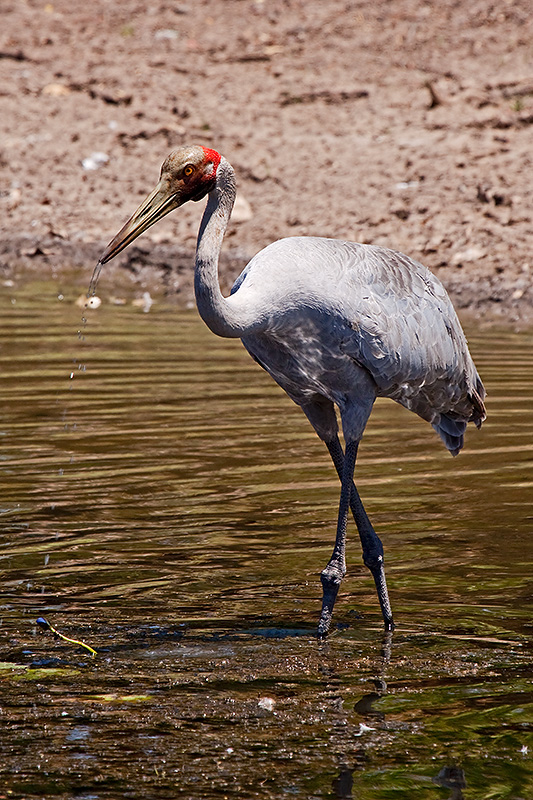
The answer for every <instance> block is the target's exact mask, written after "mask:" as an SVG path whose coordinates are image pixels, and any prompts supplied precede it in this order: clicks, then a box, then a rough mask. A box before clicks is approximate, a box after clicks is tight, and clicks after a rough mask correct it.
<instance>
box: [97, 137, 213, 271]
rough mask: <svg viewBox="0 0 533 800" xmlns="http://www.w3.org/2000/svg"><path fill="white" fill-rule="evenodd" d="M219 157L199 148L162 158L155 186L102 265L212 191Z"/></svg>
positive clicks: (181, 149)
mask: <svg viewBox="0 0 533 800" xmlns="http://www.w3.org/2000/svg"><path fill="white" fill-rule="evenodd" d="M220 159H221V156H220V155H219V153H217V152H216V150H209V149H208V148H207V147H201V146H199V145H188V146H187V145H186V146H184V147H179V148H178V149H177V150H173V152H172V153H171V154H170V155H169V156H168V158H166V159H165V161H164V163H163V166H162V167H161V175H160V178H159V183H158V184H157V186H156V187H155V189H154V190H153V192H152V193H151V194H149V195H148V197H147V198H146V200H145V201H144V202H143V203H141V205H140V206H139V208H138V209H137V211H136V212H135V213H134V214H133V216H131V217H130V219H129V220H128V221H127V222H126V224H125V225H124V226H123V227H122V228H121V230H120V231H119V232H118V233H117V235H116V236H115V238H114V239H112V240H111V241H110V242H109V244H108V245H107V247H106V249H105V250H104V252H103V253H102V256H101V257H100V262H99V263H100V264H105V263H106V262H107V261H110V260H111V259H112V258H114V257H115V256H116V255H117V254H118V253H120V251H121V250H124V248H125V247H127V246H128V245H129V244H131V242H133V240H134V239H136V238H137V236H140V234H141V233H144V231H146V230H147V229H148V228H150V227H151V226H152V225H153V224H154V223H156V222H157V221H158V220H160V219H162V218H163V217H164V216H166V214H168V213H169V212H170V211H173V210H174V209H175V208H178V207H179V206H182V205H183V204H184V203H187V202H188V201H189V200H201V199H202V197H205V196H206V194H208V193H209V192H210V191H211V190H212V189H214V188H215V184H216V178H217V169H218V166H219V164H220Z"/></svg>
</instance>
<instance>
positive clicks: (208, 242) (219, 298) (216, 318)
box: [194, 158, 246, 337]
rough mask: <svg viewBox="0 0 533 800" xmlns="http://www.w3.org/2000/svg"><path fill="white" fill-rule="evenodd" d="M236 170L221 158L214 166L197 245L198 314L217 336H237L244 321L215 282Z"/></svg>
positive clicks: (231, 206) (216, 280)
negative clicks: (217, 164) (215, 168)
mask: <svg viewBox="0 0 533 800" xmlns="http://www.w3.org/2000/svg"><path fill="white" fill-rule="evenodd" d="M235 194H236V188H235V173H234V171H233V167H232V166H231V164H230V163H229V162H228V161H226V159H225V158H222V159H221V161H220V164H219V166H218V169H217V182H216V186H215V188H214V189H213V190H212V191H211V192H209V195H208V201H207V206H206V209H205V212H204V216H203V217H202V223H201V225H200V231H199V233H198V243H197V245H196V267H195V273H194V293H195V295H196V305H197V306H198V311H199V313H200V316H201V317H202V319H203V321H204V322H205V323H206V325H207V326H208V327H209V328H210V329H211V330H212V331H213V333H216V334H217V335H218V336H229V337H239V336H242V334H243V332H244V328H245V327H246V326H245V325H243V320H240V319H238V315H237V313H236V310H235V308H234V306H233V305H232V303H231V302H230V301H229V298H226V297H224V296H223V294H222V292H221V291H220V285H219V282H218V257H219V255H220V249H221V247H222V240H223V238H224V233H225V232H226V227H227V225H228V221H229V218H230V215H231V210H232V208H233V204H234V202H235Z"/></svg>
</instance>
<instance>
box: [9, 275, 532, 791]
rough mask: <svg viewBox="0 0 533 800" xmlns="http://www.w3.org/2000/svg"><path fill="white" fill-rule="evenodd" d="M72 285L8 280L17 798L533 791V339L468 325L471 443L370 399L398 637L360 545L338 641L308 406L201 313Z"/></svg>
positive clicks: (370, 462) (320, 458)
mask: <svg viewBox="0 0 533 800" xmlns="http://www.w3.org/2000/svg"><path fill="white" fill-rule="evenodd" d="M57 294H58V289H57V287H56V286H54V285H52V284H46V283H43V284H33V285H28V286H26V288H25V289H23V290H20V291H15V290H14V289H9V288H3V289H1V290H0V383H1V390H2V417H1V423H0V442H1V448H0V479H1V487H2V491H1V494H0V544H1V548H0V559H1V560H0V563H1V566H2V578H1V584H0V589H1V598H0V617H1V622H2V628H1V632H2V655H1V656H0V661H1V662H2V664H0V679H1V680H2V694H1V699H0V706H1V710H2V716H1V719H2V735H1V737H0V755H1V758H0V788H1V789H2V794H3V796H5V797H26V798H34V797H36V798H40V797H46V798H48V797H59V798H71V797H80V798H86V800H89V798H116V797H134V798H137V797H139V798H141V797H143V798H144V797H150V798H194V800H198V798H206V799H208V798H209V799H210V798H223V797H232V798H233V797H238V798H244V799H245V800H247V799H248V798H286V797H291V796H295V797H303V798H335V797H337V798H350V797H353V798H361V799H362V800H370V799H372V800H382V799H383V798H407V797H409V798H411V797H416V798H423V799H425V798H433V797H434V798H439V797H442V798H449V797H450V798H461V797H464V798H472V800H474V798H475V799H476V800H479V799H480V798H482V799H485V798H486V799H487V800H488V799H489V798H491V799H492V798H506V799H507V798H509V799H511V798H513V800H518V799H519V798H522V799H523V800H526V798H527V799H529V798H532V797H533V770H532V752H533V736H532V729H533V689H532V683H531V679H532V676H533V669H532V646H531V642H532V638H531V637H532V633H533V624H532V622H531V615H532V597H531V571H532V570H531V562H532V556H533V546H532V543H531V535H530V532H531V528H532V519H533V511H532V500H533V369H532V367H533V349H532V344H533V335H532V334H531V333H521V334H515V333H511V332H502V331H497V330H489V331H484V332H477V331H476V330H475V329H471V330H470V331H469V333H470V337H469V338H470V343H471V349H472V352H473V354H474V356H475V359H476V362H477V365H478V368H479V370H480V372H481V374H482V377H483V378H484V381H485V383H486V386H487V388H488V391H489V401H488V410H489V415H490V416H489V420H488V421H487V423H486V424H485V426H484V427H483V429H482V431H480V432H477V431H476V430H475V429H472V430H471V431H469V435H468V438H467V445H466V448H465V450H464V451H463V453H462V454H461V455H460V456H459V458H458V459H452V458H450V457H449V455H448V454H447V453H446V451H445V450H444V448H443V447H442V445H441V444H440V442H439V441H438V439H437V437H436V436H435V434H434V433H433V431H432V430H431V428H429V426H427V425H426V424H425V423H423V422H422V421H421V420H419V419H417V418H416V417H415V416H414V415H412V414H409V413H408V412H407V411H405V410H404V409H402V408H400V407H399V406H396V405H395V404H393V403H391V402H390V401H382V402H381V401H380V402H378V403H377V404H376V408H375V410H374V413H373V416H372V419H371V423H370V425H369V427H368V429H367V433H366V435H365V438H364V442H363V445H362V446H361V450H360V462H359V465H358V476H359V477H358V485H359V488H360V491H361V494H362V496H363V499H364V501H365V504H366V507H367V510H368V512H369V514H370V516H371V517H372V519H373V520H374V522H375V525H376V528H377V529H378V532H379V533H380V535H381V536H382V539H383V542H384V545H385V552H386V559H387V575H388V581H389V590H390V594H391V601H392V604H393V609H394V612H395V618H396V620H397V622H398V629H397V631H396V632H395V634H394V636H393V637H392V638H389V639H387V638H384V636H383V634H382V631H381V620H380V614H379V606H378V604H377V600H376V597H375V593H374V589H373V585H372V581H371V578H370V576H369V574H368V573H367V571H366V569H365V568H364V567H363V565H362V562H361V555H360V548H359V544H358V542H357V540H356V538H355V537H354V536H353V535H352V537H351V539H350V542H349V548H348V575H347V577H346V579H345V581H344V583H343V585H342V587H341V592H340V594H339V599H338V601H337V605H336V609H335V616H334V623H335V630H334V631H333V633H332V635H331V637H330V638H329V640H328V642H327V643H325V644H319V643H318V642H317V640H316V638H315V635H314V632H315V626H316V623H317V621H318V614H319V609H320V596H321V592H320V581H319V573H320V570H321V568H322V567H323V566H324V565H325V563H326V561H327V559H328V558H329V555H330V553H331V548H332V544H333V537H334V529H335V520H336V503H337V498H338V485H337V481H336V478H335V475H334V474H333V469H332V467H331V465H330V464H329V462H328V457H327V453H326V451H325V449H324V447H323V445H322V444H321V443H320V442H319V441H318V440H317V438H316V436H315V435H314V433H313V432H312V430H311V429H310V427H309V425H308V423H307V421H306V420H305V418H304V417H303V415H302V414H301V412H300V411H299V410H298V409H297V408H296V406H293V405H292V404H291V403H290V401H289V400H288V399H287V398H286V397H285V396H284V394H283V393H282V392H281V390H280V389H278V388H277V387H276V386H275V384H274V383H272V381H271V380H270V378H269V377H268V376H267V375H266V374H265V373H263V372H262V370H260V369H259V368H258V367H257V366H256V365H255V364H254V363H253V362H252V361H251V359H250V358H249V356H248V355H247V354H246V353H245V352H244V350H243V348H242V347H241V346H240V344H239V343H238V342H235V341H225V340H222V339H217V338H216V337H214V336H212V334H210V333H209V331H208V330H207V329H206V328H205V327H204V326H203V324H202V323H201V322H200V320H199V319H198V317H197V315H196V313H195V312H194V311H191V312H184V311H178V310H176V309H174V308H170V307H165V306H163V305H157V304H156V305H155V306H153V307H152V309H151V311H150V313H148V314H145V313H143V311H142V310H140V309H138V308H132V307H131V306H124V307H121V306H112V305H109V304H108V305H105V304H104V305H103V306H102V307H101V308H100V309H99V310H98V311H94V312H87V317H88V323H87V325H86V326H85V327H84V326H82V325H81V323H80V317H81V312H80V311H79V309H76V307H75V306H74V305H73V304H72V303H71V302H70V300H69V299H66V300H59V299H58V298H57ZM37 298H38V299H37ZM79 329H81V330H80V335H78V333H77V331H78V330H79ZM41 615H42V616H45V617H46V618H47V619H48V620H49V622H51V623H52V625H54V626H55V627H56V628H57V629H58V630H59V631H61V632H62V633H63V634H65V635H67V636H69V637H71V638H74V639H79V640H83V641H85V642H87V643H88V644H90V645H91V646H92V647H94V648H96V649H97V650H98V655H97V657H96V658H94V659H92V658H91V657H90V654H89V653H88V652H87V651H85V650H83V648H81V647H78V646H75V645H72V644H69V643H67V642H64V641H62V640H55V639H54V638H53V637H52V636H51V634H50V633H48V634H46V633H45V634H43V633H42V632H41V631H40V630H39V629H38V627H37V626H36V624H35V620H36V618H37V617H38V616H41ZM8 792H9V794H8Z"/></svg>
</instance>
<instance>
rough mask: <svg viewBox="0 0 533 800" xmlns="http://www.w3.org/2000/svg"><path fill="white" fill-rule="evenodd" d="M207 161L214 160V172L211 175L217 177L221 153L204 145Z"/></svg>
mask: <svg viewBox="0 0 533 800" xmlns="http://www.w3.org/2000/svg"><path fill="white" fill-rule="evenodd" d="M202 150H203V151H204V153H205V157H206V160H207V161H212V162H213V174H212V176H210V177H213V178H214V177H215V175H216V172H217V169H218V165H219V164H220V159H221V155H220V153H217V151H216V150H210V149H209V147H202Z"/></svg>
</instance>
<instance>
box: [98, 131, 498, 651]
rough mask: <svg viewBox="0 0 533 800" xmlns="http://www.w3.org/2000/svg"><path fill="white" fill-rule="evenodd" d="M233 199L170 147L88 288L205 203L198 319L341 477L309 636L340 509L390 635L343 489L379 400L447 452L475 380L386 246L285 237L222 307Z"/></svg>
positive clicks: (435, 303)
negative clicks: (289, 411) (317, 442)
mask: <svg viewBox="0 0 533 800" xmlns="http://www.w3.org/2000/svg"><path fill="white" fill-rule="evenodd" d="M235 193H236V187H235V172H234V170H233V168H232V166H231V165H230V164H229V162H228V161H227V160H226V159H225V158H224V157H223V156H221V155H220V154H219V153H217V152H216V151H215V150H211V149H209V148H206V147H201V146H197V145H193V146H185V147H180V148H178V149H177V150H174V151H173V152H172V153H171V154H170V155H169V156H168V158H167V159H166V160H165V162H164V163H163V166H162V168H161V174H160V179H159V182H158V184H157V186H156V187H155V189H154V190H153V192H152V193H151V194H150V195H149V196H148V197H147V198H146V200H145V201H144V202H143V203H142V204H141V205H140V206H139V208H138V209H137V211H136V212H135V213H134V214H133V216H132V217H131V218H130V219H129V220H128V222H126V224H125V225H124V226H123V228H122V229H121V230H120V231H119V233H118V234H117V235H116V236H115V238H114V239H113V240H112V241H111V242H110V243H109V245H108V246H107V247H106V249H105V251H104V253H103V254H102V257H101V258H100V261H99V262H98V264H97V267H96V269H95V274H94V275H93V281H92V283H91V286H92V287H93V288H94V286H95V282H96V278H97V277H98V274H99V271H100V269H101V266H102V264H105V263H106V262H107V261H109V260H110V259H112V258H113V257H114V256H116V255H117V253H120V251H121V250H123V249H124V248H125V247H127V246H128V245H129V244H130V243H131V242H133V240H134V239H136V238H137V236H139V235H140V234H141V233H143V232H144V231H146V230H147V229H148V228H149V227H150V226H151V225H153V224H154V223H156V222H157V221H158V220H160V219H161V218H162V217H164V216H165V215H166V214H168V213H169V212H170V211H172V210H173V209H175V208H178V207H179V206H181V205H183V204H184V203H186V202H188V201H189V200H201V199H202V198H204V197H205V196H207V198H208V199H207V205H206V209H205V212H204V215H203V218H202V222H201V225H200V230H199V234H198V243H197V249H196V265H195V274H194V290H195V295H196V303H197V306H198V311H199V313H200V316H201V317H202V319H203V320H204V322H205V323H206V325H207V326H208V327H209V328H210V329H211V330H212V331H213V333H215V334H217V335H218V336H227V337H232V338H240V339H241V340H242V343H243V345H244V347H245V348H246V350H248V352H249V353H250V355H251V356H252V358H254V359H255V361H257V363H258V364H260V365H261V366H262V367H263V368H264V369H265V370H266V371H267V372H268V373H269V374H270V375H271V376H272V378H273V379H274V380H275V381H276V382H277V383H278V384H279V385H280V386H281V387H282V389H284V390H285V392H286V393H287V394H288V395H289V397H290V398H291V400H293V401H294V402H295V403H296V404H297V405H299V406H300V408H301V409H302V411H303V412H304V414H305V415H306V416H307V418H308V420H309V422H310V423H311V425H312V426H313V428H314V429H315V431H316V433H317V434H318V436H319V437H320V439H322V441H323V442H324V443H325V445H326V447H327V448H328V450H329V453H330V456H331V459H332V461H333V464H334V466H335V469H336V471H337V473H338V476H339V478H340V482H341V491H340V501H339V512H338V521H337V533H336V538H335V544H334V548H333V553H332V556H331V558H330V560H329V562H328V564H327V565H326V567H325V568H324V570H323V571H322V573H321V582H322V589H323V598H322V611H321V616H320V621H319V625H318V635H319V637H324V636H326V635H327V633H328V630H329V628H330V623H331V617H332V613H333V607H334V604H335V600H336V598H337V593H338V590H339V586H340V584H341V581H342V579H343V577H344V575H345V573H346V563H345V543H346V528H347V521H348V514H349V512H350V511H351V513H352V514H353V517H354V520H355V524H356V526H357V530H358V532H359V537H360V540H361V545H362V551H363V561H364V563H365V565H366V566H367V567H368V569H369V570H370V572H371V573H372V576H373V578H374V581H375V584H376V589H377V594H378V599H379V603H380V606H381V613H382V615H383V621H384V624H385V628H386V630H393V628H394V622H393V616H392V610H391V605H390V602H389V596H388V591H387V583H386V579H385V568H384V560H383V546H382V543H381V541H380V539H379V537H378V536H377V534H376V532H375V531H374V528H373V527H372V524H371V522H370V520H369V518H368V516H367V514H366V511H365V509H364V506H363V503H362V501H361V499H360V496H359V492H358V491H357V489H356V486H355V484H354V482H353V476H354V469H355V462H356V457H357V450H358V447H359V442H360V441H361V437H362V435H363V431H364V429H365V426H366V423H367V420H368V418H369V416H370V412H371V411H372V407H373V405H374V401H375V400H376V398H377V397H390V398H391V399H392V400H396V402H398V403H400V404H401V405H403V406H405V407H406V408H408V409H410V410H411V411H414V412H415V414H418V415H419V416H420V417H422V419H425V420H427V422H429V423H430V424H431V425H432V426H433V428H434V429H435V431H436V432H437V433H438V434H439V436H440V437H441V439H442V441H443V442H444V444H445V446H446V447H447V448H448V450H449V451H450V452H451V453H452V455H457V453H459V451H460V450H461V448H462V446H463V439H464V433H465V430H466V426H467V423H468V422H473V423H475V425H476V426H477V427H480V425H481V423H482V422H483V420H484V419H485V407H484V404H483V399H484V396H485V390H484V388H483V384H482V383H481V380H480V377H479V375H478V373H477V370H476V367H475V365H474V362H473V360H472V358H471V356H470V353H469V351H468V346H467V342H466V339H465V336H464V333H463V330H462V328H461V325H460V323H459V320H458V318H457V315H456V313H455V310H454V308H453V306H452V303H451V301H450V299H449V297H448V295H447V293H446V291H445V289H444V287H443V285H442V284H441V282H440V281H439V280H438V279H437V278H436V277H435V276H434V275H433V274H432V273H431V272H430V271H429V270H428V269H426V268H425V267H424V266H422V265H421V264H419V263H418V262H416V261H413V260H412V259H410V258H408V257H407V256H405V255H403V254H401V253H398V252H395V251H393V250H388V249H385V248H382V247H375V246H372V245H364V244H356V243H354V242H347V241H340V240H336V239H325V238H314V237H300V236H297V237H290V238H286V239H281V240H279V241H276V242H273V243H272V244H270V245H268V246H267V247H265V248H264V249H263V250H261V251H260V252H259V253H258V254H257V255H255V256H254V257H253V258H252V260H251V261H250V262H249V263H248V265H247V266H246V267H245V268H244V270H243V271H242V273H241V274H240V275H239V277H238V278H237V280H236V281H235V283H234V284H233V288H232V290H231V293H230V295H229V296H228V297H224V296H223V294H222V292H221V290H220V286H219V279H218V259H219V254H220V249H221V246H222V240H223V238H224V233H225V231H226V226H227V224H228V221H229V218H230V215H231V210H232V207H233V204H234V201H235ZM336 408H337V409H338V413H339V415H340V421H341V426H342V433H343V438H344V448H343V445H342V444H341V441H340V439H339V426H338V422H337V412H336Z"/></svg>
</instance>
